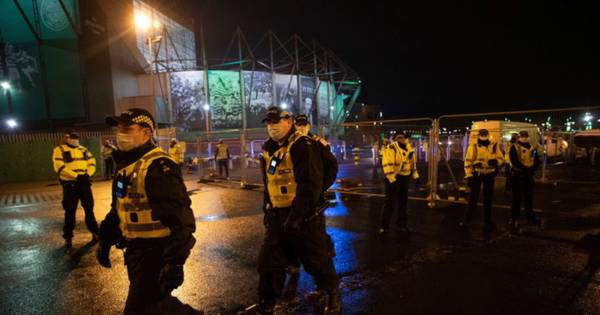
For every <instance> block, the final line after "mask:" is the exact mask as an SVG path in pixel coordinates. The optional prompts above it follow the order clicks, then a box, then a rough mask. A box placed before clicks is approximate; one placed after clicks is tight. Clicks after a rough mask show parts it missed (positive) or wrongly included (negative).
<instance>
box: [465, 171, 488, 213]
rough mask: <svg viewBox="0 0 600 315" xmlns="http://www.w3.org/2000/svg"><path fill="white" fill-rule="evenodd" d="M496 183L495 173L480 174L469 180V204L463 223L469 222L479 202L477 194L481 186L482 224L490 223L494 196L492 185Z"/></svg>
mask: <svg viewBox="0 0 600 315" xmlns="http://www.w3.org/2000/svg"><path fill="white" fill-rule="evenodd" d="M495 181H496V173H491V174H482V175H478V176H473V177H471V178H469V183H468V184H469V188H470V189H471V193H470V195H469V204H468V206H467V211H465V217H464V222H466V223H468V222H470V221H471V217H472V216H473V212H475V209H477V202H479V194H480V192H481V187H482V186H483V221H484V223H491V222H492V198H493V196H494V183H495Z"/></svg>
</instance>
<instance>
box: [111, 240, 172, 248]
mask: <svg viewBox="0 0 600 315" xmlns="http://www.w3.org/2000/svg"><path fill="white" fill-rule="evenodd" d="M167 239H168V237H160V238H125V237H124V238H123V239H122V240H120V241H119V242H117V248H125V247H135V248H147V249H152V248H156V247H162V246H165V245H166V244H167Z"/></svg>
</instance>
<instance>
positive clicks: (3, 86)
mask: <svg viewBox="0 0 600 315" xmlns="http://www.w3.org/2000/svg"><path fill="white" fill-rule="evenodd" d="M0 86H2V88H3V89H4V91H6V90H9V89H10V83H9V82H8V81H2V83H0Z"/></svg>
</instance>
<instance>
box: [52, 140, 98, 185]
mask: <svg viewBox="0 0 600 315" xmlns="http://www.w3.org/2000/svg"><path fill="white" fill-rule="evenodd" d="M52 164H53V166H54V171H55V172H56V173H57V174H58V178H60V180H63V181H74V180H76V179H77V176H78V175H83V174H87V175H89V176H90V177H92V176H94V174H95V173H96V159H95V158H94V155H92V153H91V152H90V151H88V150H87V149H86V148H85V147H84V146H81V145H80V146H78V147H76V148H74V147H71V146H69V145H67V144H61V145H59V146H57V147H56V148H54V150H53V151H52Z"/></svg>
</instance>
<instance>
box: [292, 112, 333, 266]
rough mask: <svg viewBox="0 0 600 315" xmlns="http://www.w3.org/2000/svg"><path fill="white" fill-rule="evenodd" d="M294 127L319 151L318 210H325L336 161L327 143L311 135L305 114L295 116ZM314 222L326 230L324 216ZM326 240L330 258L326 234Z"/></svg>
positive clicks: (331, 249)
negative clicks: (320, 163) (317, 222)
mask: <svg viewBox="0 0 600 315" xmlns="http://www.w3.org/2000/svg"><path fill="white" fill-rule="evenodd" d="M294 127H296V130H298V132H299V133H301V134H302V135H304V136H307V137H309V138H310V139H311V140H312V141H313V142H314V144H315V145H316V146H317V148H318V149H319V156H320V158H321V161H322V162H323V189H322V190H323V192H322V193H321V196H320V197H319V203H320V210H321V211H324V210H325V208H326V207H327V201H326V200H325V192H326V191H327V189H329V187H331V185H333V183H335V179H336V177H337V172H338V162H337V159H336V158H335V155H333V153H332V152H331V146H330V145H329V142H327V140H325V139H323V138H321V137H319V136H318V135H315V134H313V133H312V132H311V131H310V129H311V124H310V122H309V120H308V116H307V115H305V114H300V115H296V117H295V118H294ZM315 219H316V220H319V223H321V225H322V228H323V230H325V228H326V224H325V223H326V222H325V217H324V216H318V217H316V218H315ZM327 238H328V240H329V242H328V243H329V255H331V256H332V257H334V256H335V247H334V244H333V241H332V240H331V236H330V235H329V234H327Z"/></svg>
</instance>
